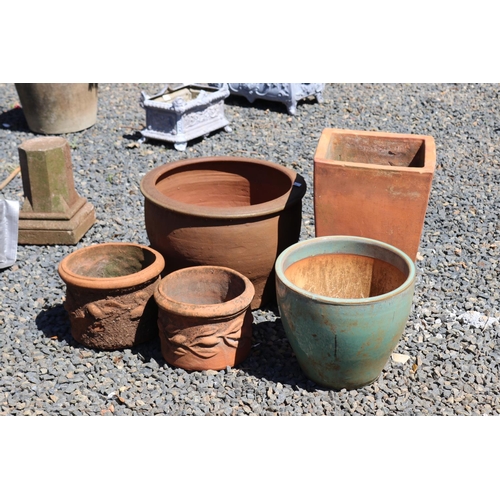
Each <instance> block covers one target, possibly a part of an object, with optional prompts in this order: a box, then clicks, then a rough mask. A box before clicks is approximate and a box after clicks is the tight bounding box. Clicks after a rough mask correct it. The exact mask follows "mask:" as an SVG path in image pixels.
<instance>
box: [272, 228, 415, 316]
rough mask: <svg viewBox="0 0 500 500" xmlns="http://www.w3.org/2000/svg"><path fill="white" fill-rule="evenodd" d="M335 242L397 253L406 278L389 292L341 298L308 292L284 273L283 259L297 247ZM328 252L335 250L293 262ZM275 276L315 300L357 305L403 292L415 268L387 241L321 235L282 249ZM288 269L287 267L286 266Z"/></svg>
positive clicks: (412, 279)
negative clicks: (355, 297)
mask: <svg viewBox="0 0 500 500" xmlns="http://www.w3.org/2000/svg"><path fill="white" fill-rule="evenodd" d="M328 242H331V243H335V242H339V243H340V242H359V243H365V244H367V245H372V246H375V247H379V248H384V249H385V250H388V251H389V252H392V253H394V254H396V255H398V256H399V257H400V258H402V259H403V260H404V262H405V263H406V265H407V266H408V271H409V272H408V276H407V277H406V280H405V281H404V283H403V284H402V285H400V286H399V287H398V288H395V289H394V290H391V291H390V292H387V293H384V294H382V295H375V296H374V297H366V298H359V299H343V298H337V297H328V296H327V295H319V294H316V293H312V292H308V291H307V290H304V289H303V288H300V287H298V286H297V285H295V284H294V283H292V282H291V281H290V280H289V279H288V278H287V277H286V275H285V269H284V268H283V265H284V261H285V259H286V258H287V257H289V256H290V255H291V254H293V253H295V252H296V251H297V249H300V248H303V247H309V246H310V247H315V246H316V245H318V244H320V243H328ZM330 253H335V252H318V253H312V254H310V255H307V256H305V257H303V258H302V259H298V260H296V261H295V262H299V261H300V260H303V259H306V258H308V257H313V256H315V255H322V254H330ZM355 255H363V254H361V253H360V254H355ZM275 268H276V277H277V278H279V280H280V281H281V282H282V283H283V285H285V286H286V287H287V288H289V289H291V290H293V291H294V292H295V293H297V294H299V295H302V296H305V297H308V298H309V299H312V300H314V301H316V302H323V303H327V304H332V305H353V306H355V305H359V306H364V305H370V304H373V303H375V302H382V301H384V300H388V299H390V298H392V297H394V296H395V295H399V294H400V293H402V292H404V291H405V290H407V289H408V288H410V287H411V286H413V284H414V281H415V276H416V269H415V263H414V262H413V261H412V260H411V259H410V257H409V256H408V255H407V254H406V253H405V252H403V251H402V250H400V249H399V248H396V247H394V246H392V245H389V244H388V243H384V242H382V241H378V240H373V239H370V238H362V237H360V236H321V237H317V238H312V239H310V240H304V241H299V242H298V243H295V244H294V245H292V246H290V247H288V248H287V249H285V250H283V252H282V253H281V254H280V255H279V256H278V258H277V259H276V265H275ZM287 269H288V268H287Z"/></svg>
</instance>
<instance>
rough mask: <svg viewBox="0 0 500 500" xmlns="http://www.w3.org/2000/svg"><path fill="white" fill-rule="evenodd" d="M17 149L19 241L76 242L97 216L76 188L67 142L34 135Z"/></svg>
mask: <svg viewBox="0 0 500 500" xmlns="http://www.w3.org/2000/svg"><path fill="white" fill-rule="evenodd" d="M18 150H19V161H20V164H21V175H22V182H23V190H24V203H23V207H22V210H21V211H20V213H19V244H21V245H22V244H25V245H55V244H61V245H72V244H75V243H77V242H78V241H79V240H80V239H81V238H82V236H83V235H84V234H85V233H86V232H87V231H88V230H89V229H90V227H91V226H92V225H93V224H94V222H95V220H96V219H95V210H94V207H93V206H92V205H91V204H90V203H89V202H87V200H86V199H85V198H82V197H81V196H79V195H78V193H77V192H76V191H75V185H74V180H73V168H72V164H71V153H70V148H69V144H68V142H67V141H66V139H64V138H62V137H50V136H49V137H37V138H35V139H29V140H27V141H25V142H23V143H22V144H21V146H19V148H18Z"/></svg>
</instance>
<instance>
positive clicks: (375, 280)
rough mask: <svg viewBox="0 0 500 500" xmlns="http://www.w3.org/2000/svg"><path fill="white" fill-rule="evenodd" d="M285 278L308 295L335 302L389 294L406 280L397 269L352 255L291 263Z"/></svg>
mask: <svg viewBox="0 0 500 500" xmlns="http://www.w3.org/2000/svg"><path fill="white" fill-rule="evenodd" d="M285 276H286V277H287V278H288V279H289V280H290V281H291V282H292V283H293V284H294V285H295V286H297V287H299V288H302V289H303V290H306V291H308V292H310V293H314V294H316V295H322V296H325V297H331V298H339V299H362V298H368V297H375V296H377V295H383V294H385V293H389V292H391V291H392V290H395V289H396V288H399V287H400V286H401V285H402V284H403V283H404V282H405V281H406V279H407V277H408V274H406V275H405V273H403V272H402V271H400V270H399V269H398V268H397V267H395V266H393V265H392V264H389V263H388V262H384V261H382V260H380V259H375V258H372V257H365V256H362V255H354V254H340V253H339V254H323V255H314V256H312V257H306V258H305V259H302V260H299V261H297V262H294V263H293V264H291V265H290V267H288V268H287V269H286V271H285Z"/></svg>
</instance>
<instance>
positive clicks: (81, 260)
mask: <svg viewBox="0 0 500 500" xmlns="http://www.w3.org/2000/svg"><path fill="white" fill-rule="evenodd" d="M164 266H165V261H164V259H163V257H162V255H161V254H160V253H159V252H157V251H156V250H153V249H152V248H149V247H147V246H144V245H139V244H135V243H102V244H98V245H92V246H89V247H85V248H80V249H79V250H76V251H75V252H73V253H71V254H69V255H68V256H66V257H65V258H64V259H63V260H62V261H61V262H60V264H59V269H58V271H59V275H60V276H61V278H62V280H63V281H64V282H65V283H66V301H65V303H64V306H65V308H66V310H67V311H68V313H69V319H70V323H71V334H72V336H73V338H74V339H75V340H76V341H77V342H80V343H81V344H83V345H85V346H87V347H92V348H96V349H121V348H126V347H133V346H135V345H137V344H140V343H142V342H145V341H147V340H151V339H152V338H154V337H155V336H157V335H158V328H157V316H158V309H157V306H156V303H155V300H154V297H153V293H154V291H155V289H156V287H157V285H158V283H159V281H160V279H161V277H160V274H161V272H162V271H163V268H164Z"/></svg>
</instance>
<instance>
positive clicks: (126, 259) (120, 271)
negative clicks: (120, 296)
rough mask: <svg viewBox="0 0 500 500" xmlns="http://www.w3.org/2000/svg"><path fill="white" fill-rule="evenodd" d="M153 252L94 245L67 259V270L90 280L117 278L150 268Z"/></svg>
mask: <svg viewBox="0 0 500 500" xmlns="http://www.w3.org/2000/svg"><path fill="white" fill-rule="evenodd" d="M155 259H156V257H155V255H154V253H153V252H150V251H149V250H147V249H145V248H141V247H136V246H128V245H116V246H112V245H102V246H100V245H96V246H93V247H88V248H86V249H85V250H83V251H81V252H77V253H75V254H73V255H72V256H71V258H70V259H68V269H69V270H70V271H71V272H72V273H74V274H76V275H78V276H86V277H90V278H118V277H121V276H128V275H130V274H135V273H138V272H139V271H142V270H143V269H146V268H147V267H148V266H150V265H151V264H152V263H153V262H154V261H155Z"/></svg>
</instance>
